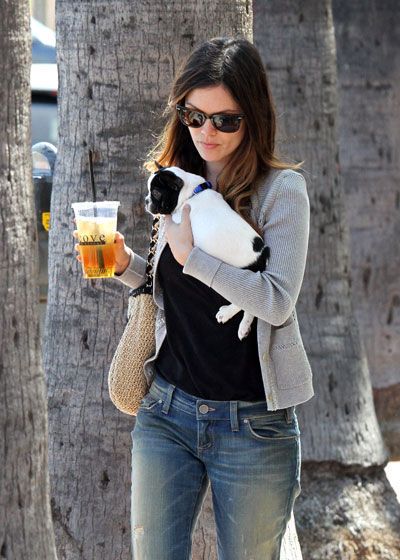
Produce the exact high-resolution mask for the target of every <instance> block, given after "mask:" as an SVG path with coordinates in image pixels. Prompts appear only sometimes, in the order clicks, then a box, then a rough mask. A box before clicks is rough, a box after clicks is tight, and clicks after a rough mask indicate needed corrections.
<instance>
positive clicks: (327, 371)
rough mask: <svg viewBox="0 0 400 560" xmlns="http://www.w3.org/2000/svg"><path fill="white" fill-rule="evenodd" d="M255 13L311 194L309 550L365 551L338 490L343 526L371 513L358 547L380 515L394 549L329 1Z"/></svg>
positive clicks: (271, 5)
mask: <svg viewBox="0 0 400 560" xmlns="http://www.w3.org/2000/svg"><path fill="white" fill-rule="evenodd" d="M254 15H255V18H254V38H255V44H256V45H257V46H258V47H259V48H260V50H261V51H262V52H263V56H264V61H265V63H266V66H267V71H268V72H269V75H270V78H271V82H272V91H273V93H274V94H275V99H276V105H277V113H278V115H279V123H278V127H279V129H280V134H279V138H280V143H279V148H280V152H281V154H282V156H284V157H287V158H289V157H290V158H291V159H294V160H295V161H302V160H305V163H304V166H303V169H304V174H305V177H306V180H307V186H308V192H309V196H310V208H311V229H310V242H309V254H308V262H307V268H306V273H305V279H304V285H303V289H302V292H301V294H300V298H299V302H298V310H299V316H300V324H301V329H302V334H303V339H304V343H305V347H306V349H307V352H308V355H309V357H310V361H311V365H312V369H313V373H314V381H315V392H316V395H315V397H314V398H313V399H312V400H311V401H309V402H308V403H305V404H304V405H302V406H300V407H298V412H299V419H300V427H301V429H302V442H303V460H304V463H303V471H304V476H303V480H302V488H303V492H302V495H301V496H300V498H299V500H298V503H297V504H296V505H295V513H296V519H297V520H298V528H299V534H300V542H301V545H302V549H303V554H304V557H305V558H307V559H313V560H314V559H315V560H316V559H321V560H322V559H326V558H340V559H341V560H343V559H346V560H347V559H353V558H354V559H355V558H360V557H363V556H360V555H359V556H357V553H356V552H354V553H351V552H350V551H348V549H347V548H346V553H342V552H343V551H342V549H341V542H339V541H338V540H337V535H338V533H337V531H336V527H335V523H334V520H335V517H334V515H331V513H332V512H333V511H334V508H335V504H333V503H332V500H334V499H335V500H337V504H336V505H337V506H338V509H339V510H340V511H341V516H342V517H341V519H342V520H343V519H344V520H345V521H343V524H344V526H346V516H347V519H349V520H350V519H352V518H354V517H357V516H359V515H361V514H364V513H365V519H364V523H362V524H358V525H357V527H358V530H357V531H354V532H351V531H350V532H348V535H349V539H351V542H352V545H351V546H352V547H353V549H354V551H357V550H361V548H360V547H361V545H362V543H363V542H364V541H366V540H367V539H369V537H370V534H369V533H368V531H367V529H366V528H367V527H373V526H375V527H376V526H377V525H379V526H380V527H381V528H382V530H383V528H384V531H385V533H382V534H386V535H389V536H390V542H391V545H390V547H389V550H390V552H391V554H392V558H397V557H398V555H399V548H398V547H399V537H398V534H396V531H395V527H397V526H398V523H399V519H400V511H399V506H398V504H397V502H393V496H394V493H393V491H392V490H391V488H390V486H388V485H386V486H385V496H386V497H387V496H391V498H390V500H389V499H387V500H382V501H381V502H379V504H378V503H377V502H376V500H374V499H373V496H374V495H375V494H376V492H377V491H378V490H379V488H381V487H382V486H380V485H381V484H383V482H382V481H383V480H385V476H384V472H383V469H382V466H383V465H384V464H385V462H386V460H387V450H386V449H385V446H384V443H383V440H382V437H381V434H380V430H379V426H378V423H377V419H376V415H375V410H374V403H373V397H372V387H371V382H370V377H369V369H368V362H367V357H366V352H365V349H364V346H363V344H362V339H361V336H360V333H359V329H358V324H357V321H356V319H355V316H354V313H353V309H352V302H351V282H350V260H349V245H350V237H349V231H348V225H347V224H348V221H347V215H346V207H345V198H344V191H343V188H342V185H341V180H340V176H339V156H338V133H337V112H338V97H337V79H336V49H335V37H334V28H333V20H332V11H331V5H330V2H329V1H328V0H324V1H320V0H318V1H317V0H311V1H309V2H301V3H300V2H294V1H290V0H283V1H282V0H279V1H278V0H276V1H275V0H272V1H268V2H267V1H261V0H256V1H255V2H254ZM345 149H346V147H345V146H343V150H345ZM333 471H334V472H335V476H332V475H331V476H330V478H329V477H328V482H327V483H326V486H323V485H318V481H319V480H321V478H323V477H324V476H325V474H326V473H330V472H333ZM371 472H374V473H375V474H374V476H372V475H370V478H369V480H370V484H369V485H367V486H366V489H365V492H366V496H367V498H368V494H369V496H370V510H368V511H366V508H365V509H363V508H362V507H361V505H360V502H359V501H358V499H357V493H356V492H353V490H354V489H353V488H352V484H353V485H354V484H356V477H355V476H353V477H352V476H351V474H352V473H353V474H354V473H357V474H358V475H359V476H364V475H365V476H367V474H366V473H371ZM328 488H329V492H328V491H327V489H328ZM342 488H347V490H348V492H349V498H348V500H343V499H342V497H341V494H340V492H341V489H342ZM317 489H319V490H318V491H317ZM367 498H366V499H365V503H367V502H368V499H367ZM389 501H391V503H390V504H389ZM315 511H318V512H319V515H315ZM360 512H361V513H360ZM332 523H333V524H332ZM328 549H329V554H326V550H328ZM370 557H371V558H372V556H368V558H370ZM375 557H376V558H380V556H379V555H376V556H375Z"/></svg>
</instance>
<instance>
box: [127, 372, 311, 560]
mask: <svg viewBox="0 0 400 560" xmlns="http://www.w3.org/2000/svg"><path fill="white" fill-rule="evenodd" d="M132 440H133V447H132V508H131V531H132V549H133V558H134V560H189V559H190V558H191V547H192V533H193V530H194V528H195V525H196V521H197V518H198V515H199V513H200V509H201V505H202V502H203V499H204V496H205V492H206V490H207V487H208V485H209V484H210V485H211V492H212V501H213V508H214V514H215V523H216V530H217V547H218V559H219V560H279V556H280V547H281V541H282V537H283V534H284V532H285V529H286V524H287V522H288V521H289V518H290V515H291V512H292V509H293V504H294V501H295V499H296V497H297V496H298V495H299V493H300V433H299V428H298V423H297V418H296V413H295V410H294V407H291V408H288V409H284V410H278V411H271V412H269V411H268V410H267V403H266V402H265V401H258V402H245V401H214V400H205V399H200V398H197V397H195V396H193V395H189V394H188V393H186V392H184V391H182V390H180V389H178V388H176V387H175V386H174V385H171V384H169V383H168V382H167V381H165V379H163V378H162V377H161V376H159V375H157V376H156V378H155V379H154V381H153V383H152V385H151V388H150V391H149V392H148V393H147V395H146V396H145V397H144V399H143V400H142V404H141V406H140V409H139V412H138V415H137V419H136V424H135V427H134V430H133V432H132Z"/></svg>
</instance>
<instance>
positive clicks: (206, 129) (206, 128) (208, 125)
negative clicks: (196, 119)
mask: <svg viewBox="0 0 400 560" xmlns="http://www.w3.org/2000/svg"><path fill="white" fill-rule="evenodd" d="M201 132H202V134H204V135H205V134H207V135H209V134H215V133H216V132H217V130H216V129H215V127H214V125H213V123H212V122H211V120H210V119H206V121H205V122H204V124H203V126H202V127H201Z"/></svg>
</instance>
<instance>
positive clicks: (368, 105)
mask: <svg viewBox="0 0 400 560" xmlns="http://www.w3.org/2000/svg"><path fill="white" fill-rule="evenodd" d="M333 16H334V22H335V34H336V42H337V60H338V84H339V92H340V104H339V109H340V111H339V140H340V142H339V146H340V149H339V153H340V171H341V175H342V178H343V185H344V189H345V194H346V207H347V217H348V222H349V228H350V240H351V262H352V264H351V280H352V296H353V306H354V311H355V315H356V317H357V319H358V322H359V325H360V331H361V335H362V338H363V341H364V345H365V349H366V353H367V356H368V363H369V367H370V373H371V380H372V385H373V387H374V400H375V408H376V411H377V415H378V420H379V423H380V426H381V429H382V433H383V436H384V438H385V441H386V443H387V445H388V447H389V449H390V452H391V455H392V457H393V458H394V459H400V412H399V411H400V365H399V364H400V282H399V271H400V252H399V250H398V246H399V223H400V222H399V220H400V188H399V174H400V126H399V120H400V89H399V83H400V32H399V26H398V23H397V22H398V21H399V18H400V3H399V2H396V1H395V0H385V1H384V2H379V1H378V0H367V1H363V2H361V1H359V0H358V1H355V2H351V3H348V2H344V1H343V0H334V2H333Z"/></svg>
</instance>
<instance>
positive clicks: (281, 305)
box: [183, 172, 310, 326]
mask: <svg viewBox="0 0 400 560" xmlns="http://www.w3.org/2000/svg"><path fill="white" fill-rule="evenodd" d="M264 205H265V201H264V204H263V205H262V209H261V212H264V213H265V208H264ZM309 228H310V204H309V199H308V195H307V189H306V182H305V179H304V177H303V175H301V174H300V173H297V172H290V173H285V175H284V177H283V179H282V182H281V184H280V185H279V188H278V190H277V193H276V197H275V201H274V203H273V206H272V209H271V211H270V212H269V216H268V218H267V219H266V221H265V223H264V226H263V237H264V242H265V244H266V245H268V246H269V247H270V259H269V261H268V264H267V268H266V269H265V271H263V272H252V271H251V270H246V269H241V268H237V267H234V266H232V265H229V264H226V263H224V262H223V261H220V260H219V259H216V258H214V257H212V256H211V255H208V254H207V253H205V252H204V251H202V250H201V249H199V248H198V247H194V248H193V249H192V251H191V253H190V255H189V257H188V259H187V260H186V263H185V266H184V268H183V272H184V274H190V275H191V276H193V277H195V278H197V279H198V280H200V281H201V282H203V283H204V284H206V285H207V286H209V287H211V288H213V289H214V290H215V291H216V292H218V293H219V294H220V295H221V296H223V297H224V298H225V299H227V300H228V301H229V302H231V303H233V304H235V305H237V306H238V307H240V308H241V309H243V310H245V311H247V312H248V313H250V314H251V315H254V316H255V317H259V318H260V319H262V320H264V321H266V322H268V323H270V324H271V325H275V326H278V325H282V324H283V323H284V322H285V321H286V320H287V319H288V318H289V317H290V315H291V313H292V311H293V309H294V307H295V305H296V301H297V298H298V296H299V293H300V288H301V285H302V282H303V277H304V271H305V266H306V258H307V248H308V238H309Z"/></svg>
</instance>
